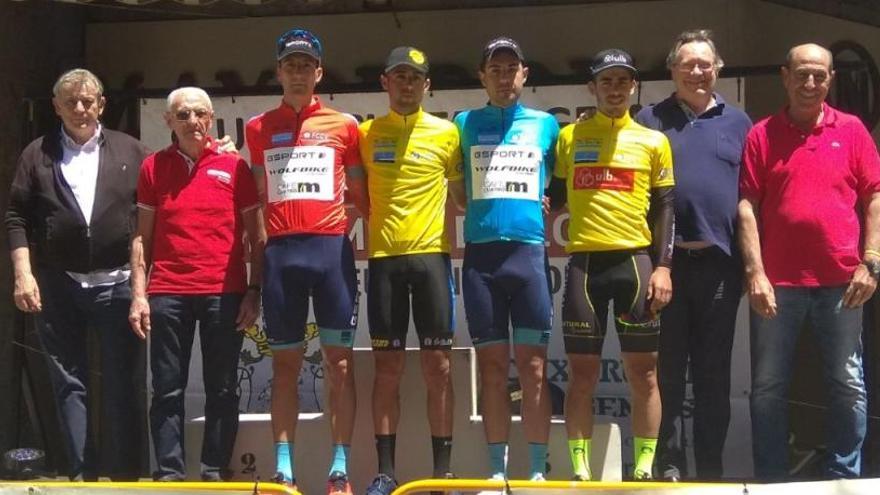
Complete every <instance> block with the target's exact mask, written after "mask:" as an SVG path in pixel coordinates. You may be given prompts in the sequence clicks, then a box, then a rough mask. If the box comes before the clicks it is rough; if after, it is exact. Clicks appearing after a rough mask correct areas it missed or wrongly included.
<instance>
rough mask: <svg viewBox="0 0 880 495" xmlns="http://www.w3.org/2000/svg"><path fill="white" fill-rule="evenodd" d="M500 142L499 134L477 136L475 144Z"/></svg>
mask: <svg viewBox="0 0 880 495" xmlns="http://www.w3.org/2000/svg"><path fill="white" fill-rule="evenodd" d="M500 141H501V135H499V134H477V142H478V143H480V144H495V143H498V142H500Z"/></svg>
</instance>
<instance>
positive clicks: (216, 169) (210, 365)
mask: <svg viewBox="0 0 880 495" xmlns="http://www.w3.org/2000/svg"><path fill="white" fill-rule="evenodd" d="M213 120H214V113H213V108H212V106H211V100H210V98H208V95H207V93H205V92H204V91H203V90H201V89H199V88H180V89H177V90H174V91H172V92H171V94H170V95H168V111H167V112H166V113H165V121H166V122H167V124H168V127H170V128H171V130H172V131H173V132H174V135H175V136H176V137H177V143H175V144H172V145H171V146H169V147H167V148H165V149H164V150H162V151H159V152H158V153H154V154H152V155H150V156H148V157H147V159H146V160H144V163H143V166H142V167H141V171H140V177H139V178H138V187H137V205H138V228H137V233H136V235H135V237H134V238H133V240H132V247H131V285H132V290H131V291H132V302H131V310H130V312H129V322H130V323H131V327H132V329H133V330H134V333H135V334H136V335H137V336H138V337H140V338H142V339H145V338H146V337H147V335H150V369H151V371H152V375H153V400H152V405H151V406H150V429H151V433H152V436H153V446H154V448H155V452H156V471H155V472H154V473H153V477H154V478H155V479H156V480H158V481H181V480H183V479H184V477H185V473H186V468H185V466H184V454H183V453H184V449H183V420H184V392H185V389H186V382H187V373H188V372H189V358H190V354H191V349H192V344H193V338H194V336H195V327H196V322H198V324H199V341H200V342H201V351H202V373H203V379H204V382H205V395H206V399H205V436H204V442H203V444H202V450H201V452H202V454H201V477H202V480H203V481H221V480H224V479H227V478H228V474H229V472H228V470H227V466H228V465H229V460H230V457H231V455H232V447H233V445H234V443H235V435H236V432H237V430H238V402H239V396H238V393H237V390H236V388H237V379H236V378H237V370H238V354H239V352H240V350H241V342H242V332H241V330H243V329H245V328H247V327H249V326H251V325H253V323H254V321H255V320H256V318H257V314H258V313H259V309H260V288H261V285H260V280H261V276H262V273H263V270H262V264H263V247H264V246H265V243H266V238H265V236H266V234H265V231H264V229H263V220H262V218H263V217H262V215H261V211H260V200H259V198H258V196H257V187H256V184H255V182H254V178H253V175H252V174H251V171H250V168H249V167H248V165H247V163H245V161H244V160H242V159H241V157H239V156H238V155H236V154H228V153H227V154H224V153H220V152H218V150H217V143H216V142H215V141H214V140H213V139H212V138H211V137H210V135H209V134H208V131H209V130H210V129H211V126H212V124H213ZM244 232H247V242H248V244H249V251H250V253H251V271H250V278H249V279H248V275H247V270H246V267H245V263H244V253H245V251H244V243H243V242H242V234H243V233H244ZM147 274H149V282H148V280H147ZM148 294H149V298H148V296H147V295H148Z"/></svg>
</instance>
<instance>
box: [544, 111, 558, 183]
mask: <svg viewBox="0 0 880 495" xmlns="http://www.w3.org/2000/svg"><path fill="white" fill-rule="evenodd" d="M545 125H546V126H547V139H548V143H547V148H546V150H545V151H544V177H546V178H547V179H548V180H549V179H550V176H551V175H552V174H553V171H554V170H555V168H556V142H557V141H558V140H559V123H557V122H556V117H553V116H552V115H551V116H550V118H549V119H547V123H546V124H545Z"/></svg>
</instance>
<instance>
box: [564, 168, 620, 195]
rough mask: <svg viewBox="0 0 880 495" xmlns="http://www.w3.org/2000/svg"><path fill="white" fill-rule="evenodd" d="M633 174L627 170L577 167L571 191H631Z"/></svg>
mask: <svg viewBox="0 0 880 495" xmlns="http://www.w3.org/2000/svg"><path fill="white" fill-rule="evenodd" d="M634 183H635V173H634V172H633V171H632V170H627V169H615V168H609V167H577V168H576V169H574V178H573V179H572V188H573V189H576V190H577V189H606V190H611V191H632V190H633V184H634Z"/></svg>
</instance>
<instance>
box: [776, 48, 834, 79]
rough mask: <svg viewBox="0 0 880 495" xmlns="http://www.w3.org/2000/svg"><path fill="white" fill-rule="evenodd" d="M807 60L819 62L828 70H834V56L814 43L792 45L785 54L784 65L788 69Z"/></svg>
mask: <svg viewBox="0 0 880 495" xmlns="http://www.w3.org/2000/svg"><path fill="white" fill-rule="evenodd" d="M807 61H809V62H814V63H821V64H822V65H824V66H825V67H826V68H827V69H828V72H831V71H832V70H834V67H833V65H834V57H833V56H832V55H831V51H829V50H828V49H827V48H825V47H824V46H820V45H817V44H815V43H804V44H803V45H797V46H794V47H792V48H791V50H789V51H788V53H787V54H786V55H785V66H786V67H788V68H789V69H791V68H793V67H795V66H797V65H800V64H802V63H804V62H807Z"/></svg>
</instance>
